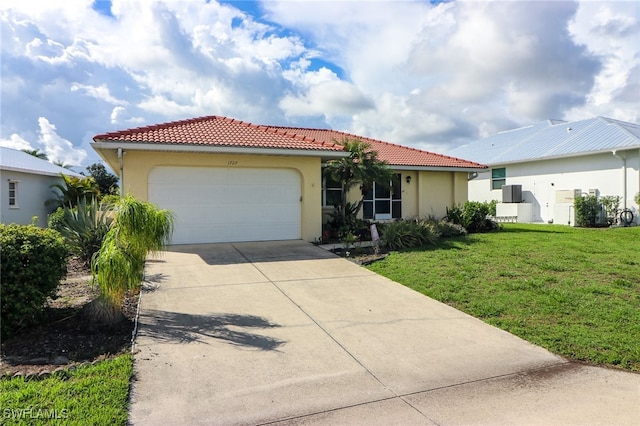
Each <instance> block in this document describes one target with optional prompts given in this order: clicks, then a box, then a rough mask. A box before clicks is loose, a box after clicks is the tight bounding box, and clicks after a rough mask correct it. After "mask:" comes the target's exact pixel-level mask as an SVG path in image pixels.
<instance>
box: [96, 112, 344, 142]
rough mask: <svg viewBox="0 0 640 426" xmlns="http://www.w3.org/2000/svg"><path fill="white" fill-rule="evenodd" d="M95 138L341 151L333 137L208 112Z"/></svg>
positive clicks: (108, 140) (97, 140) (100, 139)
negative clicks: (311, 135)
mask: <svg viewBox="0 0 640 426" xmlns="http://www.w3.org/2000/svg"><path fill="white" fill-rule="evenodd" d="M93 140H94V141H96V142H98V143H99V142H140V143H151V144H153V143H155V144H176V145H208V146H234V147H247V148H274V149H301V150H329V151H341V150H342V147H341V146H339V145H337V144H335V143H334V142H333V141H328V142H327V143H324V142H322V141H316V140H314V139H312V138H308V137H305V136H303V135H298V134H294V133H292V132H290V131H288V130H286V129H284V128H273V127H267V126H258V125H255V124H251V123H247V122H244V121H240V120H234V119H231V118H226V117H219V116H206V117H199V118H193V119H189V120H181V121H172V122H169V123H163V124H156V125H153V126H146V127H137V128H134V129H127V130H120V131H116V132H110V133H104V134H101V135H96V136H94V137H93Z"/></svg>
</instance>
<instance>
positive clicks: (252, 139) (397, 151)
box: [93, 116, 486, 169]
mask: <svg viewBox="0 0 640 426" xmlns="http://www.w3.org/2000/svg"><path fill="white" fill-rule="evenodd" d="M344 139H358V140H361V141H363V142H366V143H369V144H370V145H371V147H372V149H373V150H375V151H377V152H378V158H380V159H381V160H384V161H386V162H387V163H388V164H389V165H391V166H406V167H437V168H441V167H445V168H446V167H451V168H473V169H482V168H486V166H484V165H482V164H480V163H475V162H473V161H466V160H463V159H460V158H456V157H450V156H446V155H442V154H436V153H434V152H429V151H423V150H419V149H415V148H410V147H406V146H402V145H396V144H392V143H388V142H383V141H379V140H376V139H371V138H366V137H362V136H357V135H353V134H349V133H345V132H340V131H336V130H330V129H308V128H298V127H281V126H264V125H255V124H251V123H247V122H244V121H240V120H234V119H231V118H227V117H220V116H206V117H199V118H193V119H190V120H181V121H173V122H169V123H163V124H157V125H153V126H146V127H138V128H134V129H128V130H120V131H116V132H110V133H105V134H101V135H96V136H94V138H93V140H94V141H96V142H98V143H99V142H139V143H151V144H153V143H156V144H176V145H181V144H185V145H209V146H229V147H247V148H274V149H301V150H329V151H341V150H342V146H341V145H340V144H339V143H340V142H341V141H342V140H344Z"/></svg>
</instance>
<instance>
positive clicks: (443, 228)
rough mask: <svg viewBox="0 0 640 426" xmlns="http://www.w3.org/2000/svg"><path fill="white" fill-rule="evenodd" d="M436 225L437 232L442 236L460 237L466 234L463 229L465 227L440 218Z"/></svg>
mask: <svg viewBox="0 0 640 426" xmlns="http://www.w3.org/2000/svg"><path fill="white" fill-rule="evenodd" d="M437 226H438V232H439V233H440V236H441V237H442V238H449V237H462V236H466V235H467V230H466V229H465V227H464V226H462V225H458V224H456V223H451V222H447V221H446V220H441V221H439V222H437Z"/></svg>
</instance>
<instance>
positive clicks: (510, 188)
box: [502, 185, 522, 203]
mask: <svg viewBox="0 0 640 426" xmlns="http://www.w3.org/2000/svg"><path fill="white" fill-rule="evenodd" d="M502 202H503V203H521V202H522V185H502Z"/></svg>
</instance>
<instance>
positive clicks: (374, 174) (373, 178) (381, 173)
mask: <svg viewBox="0 0 640 426" xmlns="http://www.w3.org/2000/svg"><path fill="white" fill-rule="evenodd" d="M338 143H339V144H340V145H342V146H344V149H345V151H347V152H349V156H348V157H345V158H340V159H338V160H330V161H328V162H327V164H326V167H325V169H324V173H325V175H327V176H331V178H332V179H333V180H335V181H336V182H341V183H342V196H341V199H340V205H339V206H336V208H337V214H338V215H339V216H340V218H341V219H342V222H343V223H348V222H349V219H348V217H347V212H351V213H350V214H351V215H353V217H354V218H355V217H356V216H357V215H358V213H359V212H360V210H361V209H362V204H363V203H364V199H365V197H366V196H367V194H369V192H370V191H371V190H372V189H373V184H374V182H375V183H376V184H377V185H383V186H385V187H387V188H391V183H392V180H393V179H395V174H394V172H393V170H392V169H391V168H390V167H389V166H388V165H387V163H385V162H384V161H382V160H380V159H379V158H378V152H377V151H374V150H372V149H371V144H368V143H365V142H362V141H360V140H356V139H344V140H343V141H342V142H338ZM356 186H357V187H359V189H360V199H359V200H358V201H357V202H356V203H355V204H354V205H352V206H350V205H349V203H348V201H347V200H348V199H347V195H348V192H349V190H351V189H353V188H355V187H356Z"/></svg>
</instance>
